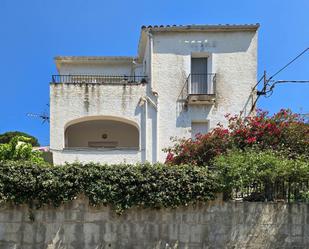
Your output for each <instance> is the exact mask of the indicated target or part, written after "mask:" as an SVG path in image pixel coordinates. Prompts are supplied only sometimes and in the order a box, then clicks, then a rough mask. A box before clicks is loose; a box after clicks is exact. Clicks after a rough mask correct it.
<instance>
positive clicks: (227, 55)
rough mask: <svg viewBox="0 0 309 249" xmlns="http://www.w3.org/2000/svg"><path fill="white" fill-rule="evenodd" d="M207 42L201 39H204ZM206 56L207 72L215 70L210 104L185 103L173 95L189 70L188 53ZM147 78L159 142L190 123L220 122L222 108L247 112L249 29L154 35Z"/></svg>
mask: <svg viewBox="0 0 309 249" xmlns="http://www.w3.org/2000/svg"><path fill="white" fill-rule="evenodd" d="M205 41H207V42H205ZM201 56H203V57H204V56H205V57H209V59H208V61H209V63H208V67H209V68H208V72H212V73H216V74H217V77H216V79H217V80H216V103H215V104H214V105H189V106H188V110H185V109H184V108H183V107H182V105H181V103H179V102H178V101H177V100H178V96H179V94H180V93H181V90H182V87H183V85H184V84H185V81H186V78H187V77H188V75H189V74H190V71H191V68H190V67H191V57H201ZM152 68H153V69H152V72H153V75H152V81H153V82H154V88H155V91H157V92H158V94H159V100H160V114H159V115H160V121H159V141H160V146H159V147H161V148H167V147H168V146H170V145H171V141H170V137H171V136H177V137H188V138H189V137H191V123H192V122H201V121H207V122H208V124H209V128H210V129H211V128H214V127H215V126H216V125H217V123H219V122H220V123H222V124H226V119H225V118H224V115H225V114H226V113H231V114H233V113H234V114H238V113H239V112H240V111H242V110H244V111H245V112H248V111H249V109H250V108H251V104H252V96H251V97H250V94H251V92H252V88H253V86H254V84H255V83H256V74H257V71H256V69H257V34H256V33H255V32H203V33H198V32H191V33H190V32H187V33H183V32H182V33H170V32H169V33H158V34H155V35H154V51H153V59H152ZM159 153H160V154H159V158H160V160H163V159H164V158H165V153H164V152H162V151H159Z"/></svg>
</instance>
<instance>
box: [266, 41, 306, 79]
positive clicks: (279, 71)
mask: <svg viewBox="0 0 309 249" xmlns="http://www.w3.org/2000/svg"><path fill="white" fill-rule="evenodd" d="M308 50H309V47H308V48H306V49H305V50H304V51H302V52H301V53H300V54H298V55H297V56H296V57H295V58H294V59H293V60H291V61H290V62H288V63H287V64H286V65H285V66H284V67H282V68H281V69H279V70H278V71H277V72H276V73H274V74H273V75H272V76H270V77H269V79H268V81H270V80H271V79H272V78H274V77H275V76H276V75H277V74H279V73H281V72H282V71H283V70H284V69H286V68H287V67H288V66H289V65H291V64H292V63H293V62H294V61H296V60H297V59H298V58H299V57H301V56H302V55H303V54H304V53H306V52H307V51H308Z"/></svg>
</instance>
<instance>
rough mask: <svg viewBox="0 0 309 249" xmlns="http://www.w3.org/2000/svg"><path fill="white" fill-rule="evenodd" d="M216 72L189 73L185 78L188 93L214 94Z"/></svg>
mask: <svg viewBox="0 0 309 249" xmlns="http://www.w3.org/2000/svg"><path fill="white" fill-rule="evenodd" d="M215 76H216V74H213V73H211V74H190V75H189V76H188V78H187V84H188V86H187V87H188V94H189V95H191V94H193V95H195V94H196V95H197V94H215Z"/></svg>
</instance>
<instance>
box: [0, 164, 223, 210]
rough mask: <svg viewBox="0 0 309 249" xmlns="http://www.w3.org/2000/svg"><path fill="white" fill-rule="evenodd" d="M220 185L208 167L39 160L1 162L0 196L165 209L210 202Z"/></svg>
mask: <svg viewBox="0 0 309 249" xmlns="http://www.w3.org/2000/svg"><path fill="white" fill-rule="evenodd" d="M218 190H219V185H218V183H217V181H216V180H215V179H214V178H213V177H212V176H211V175H210V174H209V172H208V170H207V169H206V168H198V167H192V166H170V167H166V166H165V165H160V164H157V165H149V164H143V165H135V166H134V165H110V166H108V165H99V164H86V165H81V164H77V163H76V164H68V165H65V166H54V167H52V166H48V165H36V164H33V163H31V162H12V161H6V162H1V163H0V198H1V200H2V201H9V202H13V203H15V204H21V203H27V204H28V205H30V206H33V207H41V206H42V205H45V204H53V205H55V206H58V205H60V204H61V203H63V202H66V201H70V200H72V199H74V198H76V197H77V196H78V195H79V194H82V193H83V194H85V195H86V196H87V197H88V198H89V200H90V203H91V204H92V205H99V204H103V205H111V206H113V207H114V208H115V209H116V211H117V212H122V211H123V210H125V209H128V208H130V207H133V206H142V207H151V208H160V207H176V206H179V205H187V204H189V203H191V202H196V201H207V200H210V199H213V198H214V197H215V193H216V192H217V191H218Z"/></svg>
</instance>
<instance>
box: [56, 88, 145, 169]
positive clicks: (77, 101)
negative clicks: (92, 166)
mask: <svg viewBox="0 0 309 249" xmlns="http://www.w3.org/2000/svg"><path fill="white" fill-rule="evenodd" d="M145 94H146V86H145V85H132V86H129V85H125V86H116V85H115V86H111V85H99V84H51V85H50V134H51V137H50V149H51V151H52V152H53V154H54V163H55V164H60V163H63V162H65V161H67V162H73V161H76V159H78V160H80V161H86V158H87V160H88V159H91V161H94V162H102V158H105V157H106V156H107V155H111V153H110V152H108V153H107V152H106V151H104V150H101V151H98V150H96V151H95V152H93V153H89V151H86V152H83V153H82V152H81V151H76V152H75V153H73V152H71V153H67V152H64V151H63V149H64V147H65V137H64V133H65V128H66V127H67V126H68V125H69V124H71V123H72V121H73V122H74V121H75V120H85V119H86V120H98V119H104V118H107V119H109V120H110V119H116V120H117V119H118V118H124V119H126V120H128V121H130V122H132V123H134V124H135V125H136V126H137V127H138V128H139V132H140V136H139V137H140V143H139V144H140V148H139V149H138V150H137V151H136V153H135V154H134V156H133V155H131V154H127V153H124V154H123V155H122V156H121V154H120V153H119V152H118V153H115V155H114V156H111V158H110V161H108V163H117V162H123V161H125V160H127V161H130V162H132V158H134V159H136V160H135V161H134V162H138V161H143V158H145V155H144V153H143V151H145V129H144V126H145V124H144V122H145V121H144V120H145V109H144V107H140V106H139V104H138V103H139V100H140V97H142V96H144V95H145ZM78 153H80V156H77V154H78ZM61 154H63V157H62V156H61ZM83 156H85V159H82V158H83ZM103 161H105V159H104V160H103Z"/></svg>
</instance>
